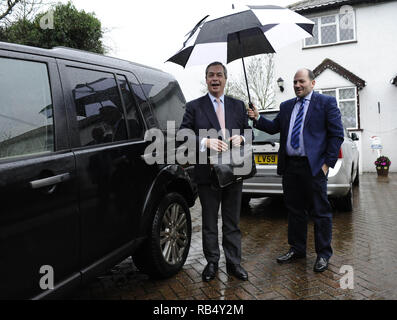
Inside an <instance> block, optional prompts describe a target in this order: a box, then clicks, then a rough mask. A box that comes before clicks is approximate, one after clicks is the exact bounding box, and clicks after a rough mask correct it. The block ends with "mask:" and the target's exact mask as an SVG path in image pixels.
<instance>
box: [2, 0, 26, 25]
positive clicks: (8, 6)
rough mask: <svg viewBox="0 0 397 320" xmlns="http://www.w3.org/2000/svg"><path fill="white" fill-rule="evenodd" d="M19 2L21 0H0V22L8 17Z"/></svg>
mask: <svg viewBox="0 0 397 320" xmlns="http://www.w3.org/2000/svg"><path fill="white" fill-rule="evenodd" d="M19 2H21V0H14V1H12V0H1V1H0V21H2V20H3V19H5V18H6V17H7V16H8V15H10V14H11V12H12V9H14V7H15V6H16V5H17V4H18V3H19Z"/></svg>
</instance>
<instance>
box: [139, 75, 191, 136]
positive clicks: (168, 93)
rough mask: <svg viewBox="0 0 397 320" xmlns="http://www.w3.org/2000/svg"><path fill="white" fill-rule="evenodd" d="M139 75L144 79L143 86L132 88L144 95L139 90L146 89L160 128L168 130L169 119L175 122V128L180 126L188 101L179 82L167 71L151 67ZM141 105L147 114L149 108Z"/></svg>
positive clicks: (145, 91) (146, 94)
mask: <svg viewBox="0 0 397 320" xmlns="http://www.w3.org/2000/svg"><path fill="white" fill-rule="evenodd" d="M138 76H139V79H140V80H142V85H141V87H142V88H139V89H138V87H139V86H138V87H137V86H135V87H134V86H133V87H132V88H133V90H134V91H136V94H137V96H140V95H142V94H143V93H139V92H142V89H143V90H144V93H145V96H147V97H148V98H149V102H150V106H151V107H152V108H153V113H154V116H155V117H156V121H157V123H158V125H159V127H160V129H161V130H167V122H168V121H171V122H173V123H174V124H175V128H179V126H180V124H181V123H182V118H183V114H184V112H185V105H186V101H185V97H184V96H183V93H182V91H181V88H180V87H179V84H178V82H177V81H175V79H174V78H172V77H170V76H169V75H167V74H165V73H164V74H163V73H158V72H153V71H151V70H150V69H147V70H145V71H144V72H142V73H141V74H139V75H138ZM140 106H141V108H143V109H142V111H143V113H144V115H145V109H147V108H145V106H144V105H142V104H141V105H140ZM145 116H146V115H145ZM145 119H146V118H145Z"/></svg>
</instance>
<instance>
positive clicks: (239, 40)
mask: <svg viewBox="0 0 397 320" xmlns="http://www.w3.org/2000/svg"><path fill="white" fill-rule="evenodd" d="M237 39H238V43H239V44H240V49H241V60H242V61H243V70H244V77H245V84H246V85H247V93H248V106H249V107H250V108H251V109H252V110H254V105H253V104H252V102H251V94H250V88H249V86H248V77H247V71H246V70H245V62H244V50H243V44H242V43H241V39H240V32H237Z"/></svg>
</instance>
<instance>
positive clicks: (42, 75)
mask: <svg viewBox="0 0 397 320" xmlns="http://www.w3.org/2000/svg"><path fill="white" fill-rule="evenodd" d="M52 108H53V107H52V98H51V90H50V82H49V78H48V70H47V65H46V64H45V63H41V62H32V61H24V60H16V59H9V58H0V158H7V157H12V156H20V155H28V154H35V153H42V152H49V151H53V150H54V132H53V124H54V122H53V109H52Z"/></svg>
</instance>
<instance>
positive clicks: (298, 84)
mask: <svg viewBox="0 0 397 320" xmlns="http://www.w3.org/2000/svg"><path fill="white" fill-rule="evenodd" d="M315 84H316V81H315V80H310V78H309V72H308V71H307V70H299V71H298V72H297V73H296V74H295V78H294V90H295V94H296V96H297V97H299V98H303V97H306V96H307V95H308V94H309V93H310V92H312V91H313V88H314V85H315Z"/></svg>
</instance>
